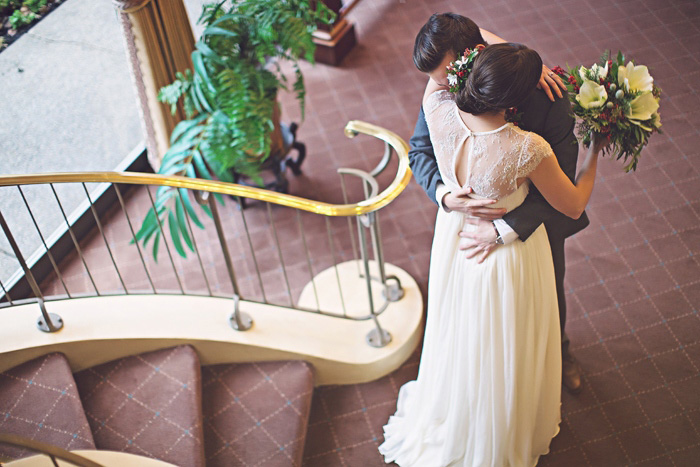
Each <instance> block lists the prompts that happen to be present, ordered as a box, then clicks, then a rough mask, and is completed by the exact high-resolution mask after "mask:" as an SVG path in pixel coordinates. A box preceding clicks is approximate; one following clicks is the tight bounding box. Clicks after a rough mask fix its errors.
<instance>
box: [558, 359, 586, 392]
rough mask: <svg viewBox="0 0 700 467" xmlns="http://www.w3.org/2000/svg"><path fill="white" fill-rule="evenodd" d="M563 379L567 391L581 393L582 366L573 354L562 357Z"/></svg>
mask: <svg viewBox="0 0 700 467" xmlns="http://www.w3.org/2000/svg"><path fill="white" fill-rule="evenodd" d="M561 363H562V369H561V380H562V384H563V385H564V387H565V388H566V390H567V391H569V393H571V394H574V395H575V394H579V393H580V392H581V389H582V387H583V380H582V379H581V367H579V366H578V362H576V359H574V357H572V356H571V355H565V356H563V357H562V362H561Z"/></svg>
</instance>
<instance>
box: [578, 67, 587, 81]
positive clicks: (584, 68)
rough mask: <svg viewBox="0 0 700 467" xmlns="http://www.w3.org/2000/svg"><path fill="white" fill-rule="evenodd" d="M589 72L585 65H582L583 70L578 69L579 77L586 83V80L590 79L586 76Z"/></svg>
mask: <svg viewBox="0 0 700 467" xmlns="http://www.w3.org/2000/svg"><path fill="white" fill-rule="evenodd" d="M587 71H588V70H587V69H586V67H584V66H583V65H581V68H579V69H578V75H579V76H580V77H581V79H582V80H584V81H586V80H587V79H588V76H587V75H586V72H587Z"/></svg>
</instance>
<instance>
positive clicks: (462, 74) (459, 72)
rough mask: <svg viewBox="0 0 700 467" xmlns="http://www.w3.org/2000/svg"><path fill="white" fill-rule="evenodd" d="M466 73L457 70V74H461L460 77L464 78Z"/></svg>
mask: <svg viewBox="0 0 700 467" xmlns="http://www.w3.org/2000/svg"><path fill="white" fill-rule="evenodd" d="M464 75H465V73H464V72H463V71H458V72H457V76H459V77H460V78H464Z"/></svg>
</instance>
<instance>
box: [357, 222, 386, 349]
mask: <svg viewBox="0 0 700 467" xmlns="http://www.w3.org/2000/svg"><path fill="white" fill-rule="evenodd" d="M357 225H358V226H359V228H360V229H361V228H362V227H361V223H360V219H359V218H358V220H357ZM360 248H361V249H362V258H363V259H364V261H363V263H364V266H365V282H366V284H367V297H368V299H369V312H370V314H371V315H372V320H373V321H374V325H375V326H376V327H375V329H372V330H371V331H370V332H369V334H367V343H368V344H369V345H371V346H372V347H384V346H385V345H387V344H388V343H389V342H391V334H389V333H388V332H387V331H385V330H384V329H382V327H381V325H380V324H379V320H378V319H377V314H376V311H375V309H374V297H372V278H371V277H370V274H369V260H368V254H369V253H368V252H367V238H366V236H365V235H361V236H360Z"/></svg>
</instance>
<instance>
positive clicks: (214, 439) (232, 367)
mask: <svg viewBox="0 0 700 467" xmlns="http://www.w3.org/2000/svg"><path fill="white" fill-rule="evenodd" d="M313 388H314V374H313V367H312V366H311V365H310V364H308V363H306V362H303V361H282V362H257V363H239V364H223V365H211V366H205V367H203V368H202V392H203V411H204V437H205V443H206V453H207V454H206V455H207V466H210V467H211V466H264V467H278V466H300V465H301V458H302V454H303V449H304V441H305V438H306V427H307V425H308V421H309V411H310V409H311V397H312V394H313Z"/></svg>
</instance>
